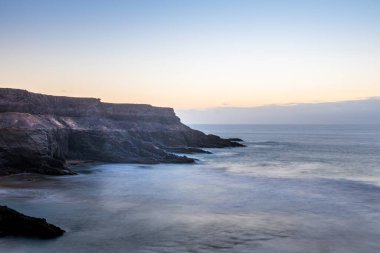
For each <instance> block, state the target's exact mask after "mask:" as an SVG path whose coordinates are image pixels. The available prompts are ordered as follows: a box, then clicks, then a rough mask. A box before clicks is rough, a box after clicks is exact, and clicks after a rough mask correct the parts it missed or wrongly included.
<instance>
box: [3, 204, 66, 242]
mask: <svg viewBox="0 0 380 253" xmlns="http://www.w3.org/2000/svg"><path fill="white" fill-rule="evenodd" d="M63 233H65V231H64V230H62V229H61V228H59V227H56V226H54V225H52V224H49V223H47V222H46V220H45V219H40V218H34V217H30V216H26V215H24V214H21V213H19V212H17V211H15V210H13V209H10V208H8V207H6V206H0V236H7V235H13V236H29V237H38V238H42V239H49V238H55V237H58V236H61V235H63Z"/></svg>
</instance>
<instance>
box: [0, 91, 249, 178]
mask: <svg viewBox="0 0 380 253" xmlns="http://www.w3.org/2000/svg"><path fill="white" fill-rule="evenodd" d="M240 146H243V145H242V144H240V143H238V142H237V141H234V140H228V139H222V138H220V137H218V136H215V135H206V134H204V133H202V132H200V131H197V130H194V129H191V128H189V127H188V126H186V125H184V124H182V123H181V122H180V119H179V118H178V117H177V116H176V115H175V113H174V110H173V109H172V108H162V107H153V106H151V105H143V104H111V103H103V102H101V101H100V99H95V98H73V97H61V96H49V95H42V94H36V93H31V92H28V91H26V90H18V89H7V88H0V175H8V174H14V173H21V172H36V173H43V174H51V175H63V174H71V173H72V172H71V171H70V170H69V169H68V168H67V167H66V166H65V161H67V160H91V161H100V162H122V163H124V162H125V163H191V162H194V159H192V158H188V157H186V156H178V155H176V154H174V153H175V152H176V151H178V150H182V151H188V153H194V152H197V150H199V148H224V147H240ZM201 151H202V150H199V152H201ZM171 152H174V153H171Z"/></svg>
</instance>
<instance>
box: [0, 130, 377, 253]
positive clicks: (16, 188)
mask: <svg viewBox="0 0 380 253" xmlns="http://www.w3.org/2000/svg"><path fill="white" fill-rule="evenodd" d="M193 127H194V128H197V129H200V130H202V131H205V132H208V133H214V134H218V135H221V136H224V137H240V138H242V139H244V140H245V144H246V145H247V146H248V147H246V148H234V149H212V150H211V149H210V151H212V152H213V154H211V155H196V157H197V158H198V159H199V162H198V163H197V164H195V165H165V164H161V165H133V164H98V165H88V166H83V167H80V168H78V171H79V172H80V174H79V175H76V176H65V177H47V176H30V175H29V176H25V175H23V176H14V177H8V178H2V179H0V199H1V204H6V205H8V206H10V207H12V208H15V209H17V210H19V211H21V212H24V213H26V214H29V215H33V216H39V217H45V218H47V219H48V221H50V222H52V223H54V224H56V225H59V226H61V227H63V228H64V229H65V230H66V231H67V233H66V234H65V235H64V236H63V237H61V238H58V239H55V240H48V241H42V240H35V239H25V238H15V237H5V238H0V252H9V253H11V252H38V253H43V252H250V253H251V252H275V253H278V252H284V253H288V252H289V253H298V252H299V253H314V252H315V253H328V252H331V253H340V252H342V253H343V252H344V253H349V252H358V253H359V252H360V253H372V252H373V253H378V252H380V126H336V125H335V126H307V125H295V126H292V125H196V126H193Z"/></svg>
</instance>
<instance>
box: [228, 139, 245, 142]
mask: <svg viewBox="0 0 380 253" xmlns="http://www.w3.org/2000/svg"><path fill="white" fill-rule="evenodd" d="M227 140H229V141H236V142H242V141H243V140H242V139H240V138H228V139H227Z"/></svg>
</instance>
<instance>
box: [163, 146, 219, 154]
mask: <svg viewBox="0 0 380 253" xmlns="http://www.w3.org/2000/svg"><path fill="white" fill-rule="evenodd" d="M164 149H165V150H166V151H169V152H173V153H180V154H212V153H211V152H210V151H206V150H203V149H200V148H168V147H165V148H164Z"/></svg>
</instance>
